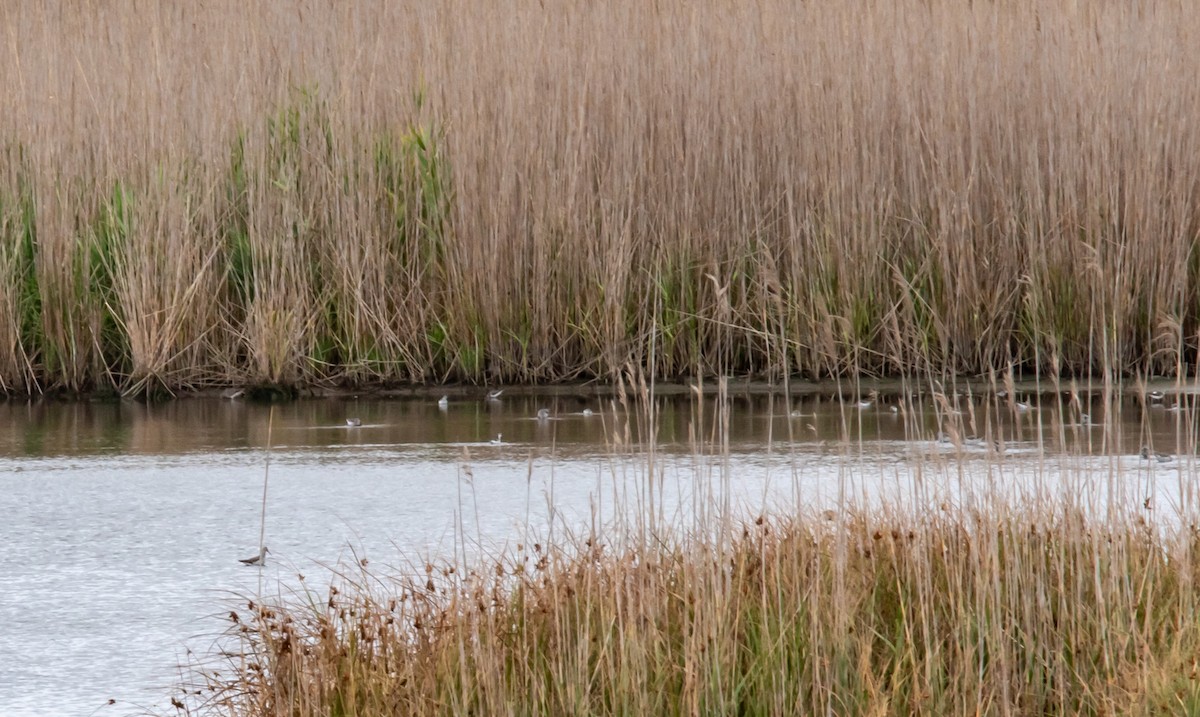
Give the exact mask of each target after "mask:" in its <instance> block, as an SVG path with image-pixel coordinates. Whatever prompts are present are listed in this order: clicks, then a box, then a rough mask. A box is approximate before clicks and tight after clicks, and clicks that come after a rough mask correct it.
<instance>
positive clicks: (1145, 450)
mask: <svg viewBox="0 0 1200 717" xmlns="http://www.w3.org/2000/svg"><path fill="white" fill-rule="evenodd" d="M1139 455H1140V456H1141V457H1142V460H1144V461H1148V460H1150V459H1152V458H1153V459H1155V460H1157V461H1158V462H1159V463H1169V462H1170V461H1171V460H1173V459H1174V456H1172V455H1169V454H1167V453H1154V452H1152V451H1151V450H1150V446H1142V452H1141V453H1140V454H1139Z"/></svg>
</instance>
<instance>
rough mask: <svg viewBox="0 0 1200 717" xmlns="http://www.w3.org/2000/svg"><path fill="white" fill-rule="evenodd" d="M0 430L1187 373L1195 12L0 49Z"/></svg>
mask: <svg viewBox="0 0 1200 717" xmlns="http://www.w3.org/2000/svg"><path fill="white" fill-rule="evenodd" d="M0 27H4V28H5V44H4V46H5V51H4V53H5V61H4V62H2V63H0V90H2V91H3V93H4V96H5V97H6V98H7V101H6V109H5V111H4V112H3V113H0V157H3V160H2V161H0V390H2V391H4V392H6V393H15V392H32V391H37V390H41V389H48V388H55V387H61V388H65V389H69V390H86V389H88V388H91V387H96V386H114V387H116V388H118V389H119V390H122V391H125V392H151V393H153V392H157V391H161V390H164V389H165V390H177V389H187V388H194V387H199V386H205V385H212V384H229V383H260V384H279V385H285V386H295V385H301V384H323V383H330V382H340V383H369V382H398V381H440V380H445V379H461V380H470V381H483V380H489V381H546V380H564V379H571V378H577V377H584V376H601V377H607V376H612V375H613V374H614V372H616V371H618V370H621V369H622V367H624V366H626V365H630V364H632V365H634V366H641V367H643V368H644V369H646V370H648V371H649V372H651V373H653V374H655V375H658V376H674V375H680V374H689V373H694V374H707V373H714V372H717V371H718V368H720V369H722V370H737V371H750V372H772V373H774V374H776V375H778V374H780V373H802V374H808V375H814V376H825V375H845V374H852V373H857V372H875V373H891V372H899V371H906V370H922V371H924V370H932V371H935V372H938V373H941V372H968V373H976V372H985V371H987V370H989V369H994V368H997V367H1001V366H1007V365H1008V364H1010V363H1013V364H1016V365H1018V366H1021V367H1025V368H1029V369H1034V368H1037V369H1042V370H1046V371H1050V372H1052V373H1056V374H1057V373H1060V372H1072V373H1086V372H1091V371H1107V372H1111V373H1131V372H1140V371H1164V372H1171V373H1177V372H1182V371H1186V370H1187V368H1188V366H1189V365H1190V362H1192V361H1193V360H1194V359H1195V356H1196V348H1197V329H1198V327H1200V322H1198V318H1200V308H1198V307H1200V295H1198V294H1197V287H1198V286H1200V259H1198V258H1197V254H1196V251H1195V247H1196V246H1197V237H1198V231H1200V222H1198V221H1197V217H1198V213H1197V212H1198V210H1197V207H1200V190H1198V186H1200V185H1198V182H1200V124H1198V123H1197V122H1196V121H1195V118H1196V117H1197V116H1200V55H1197V53H1195V52H1194V48H1195V47H1196V45H1197V39H1198V38H1200V32H1198V30H1200V9H1198V8H1197V7H1196V6H1195V5H1194V4H1191V3H1152V4H1149V5H1147V4H1129V3H1111V2H1101V1H1100V0H1084V1H1082V2H1076V3H1059V2H1045V1H1043V0H1016V1H1015V2H1003V3H963V2H958V1H957V0H932V1H931V2H925V3H903V2H890V3H889V2H884V3H879V2H867V1H865V0H850V1H849V2H810V3H805V4H802V5H797V4H795V3H789V2H781V1H779V0H767V1H766V2H760V3H753V4H745V3H712V4H705V5H701V6H697V5H695V4H692V3H684V2H666V3H645V2H638V1H636V0H617V1H616V2H606V3H600V4H587V3H584V4H580V3H576V2H563V1H561V0H548V1H546V0H538V1H537V2H535V1H533V0H518V1H517V2H513V3H508V4H506V5H505V6H504V7H503V8H500V7H498V6H495V5H494V4H490V3H481V2H478V1H477V0H454V1H452V2H446V3H433V4H430V3H409V2H395V3H385V2H375V1H373V0H368V1H366V2H354V3H337V4H329V3H317V2H311V1H308V0H301V1H300V2H277V1H275V0H268V1H266V2H256V3H242V2H232V1H231V0H216V1H214V2H206V3H200V4H197V3H184V4H179V5H177V6H173V7H169V8H167V7H147V6H145V5H144V4H141V3H133V2H113V3H109V2H106V3H95V2H75V3H66V4H61V5H46V4H36V3H35V4H14V5H12V6H9V7H5V8H2V9H0Z"/></svg>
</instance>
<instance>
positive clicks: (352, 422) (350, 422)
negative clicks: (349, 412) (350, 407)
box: [346, 418, 362, 428]
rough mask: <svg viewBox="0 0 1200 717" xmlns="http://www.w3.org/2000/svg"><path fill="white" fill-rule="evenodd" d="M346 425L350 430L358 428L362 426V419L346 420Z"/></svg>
mask: <svg viewBox="0 0 1200 717" xmlns="http://www.w3.org/2000/svg"><path fill="white" fill-rule="evenodd" d="M346 425H347V426H349V427H350V428H358V427H359V426H361V425H362V419H361V418H347V419H346Z"/></svg>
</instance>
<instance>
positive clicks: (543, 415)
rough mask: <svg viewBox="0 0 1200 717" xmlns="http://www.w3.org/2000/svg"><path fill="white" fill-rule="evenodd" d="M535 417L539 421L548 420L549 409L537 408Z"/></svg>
mask: <svg viewBox="0 0 1200 717" xmlns="http://www.w3.org/2000/svg"><path fill="white" fill-rule="evenodd" d="M537 419H538V420H539V421H548V420H550V409H549V408H539V409H538V412H537Z"/></svg>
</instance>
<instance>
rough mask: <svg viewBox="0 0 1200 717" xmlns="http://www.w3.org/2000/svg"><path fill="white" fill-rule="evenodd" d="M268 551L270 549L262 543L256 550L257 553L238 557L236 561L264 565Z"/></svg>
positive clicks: (244, 563)
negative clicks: (247, 556) (246, 556)
mask: <svg viewBox="0 0 1200 717" xmlns="http://www.w3.org/2000/svg"><path fill="white" fill-rule="evenodd" d="M269 552H271V551H270V550H268V549H267V546H265V545H264V546H262V548H261V549H260V550H259V551H258V555H254V556H251V557H249V558H239V559H238V562H239V563H241V564H243V565H266V564H267V553H269Z"/></svg>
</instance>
